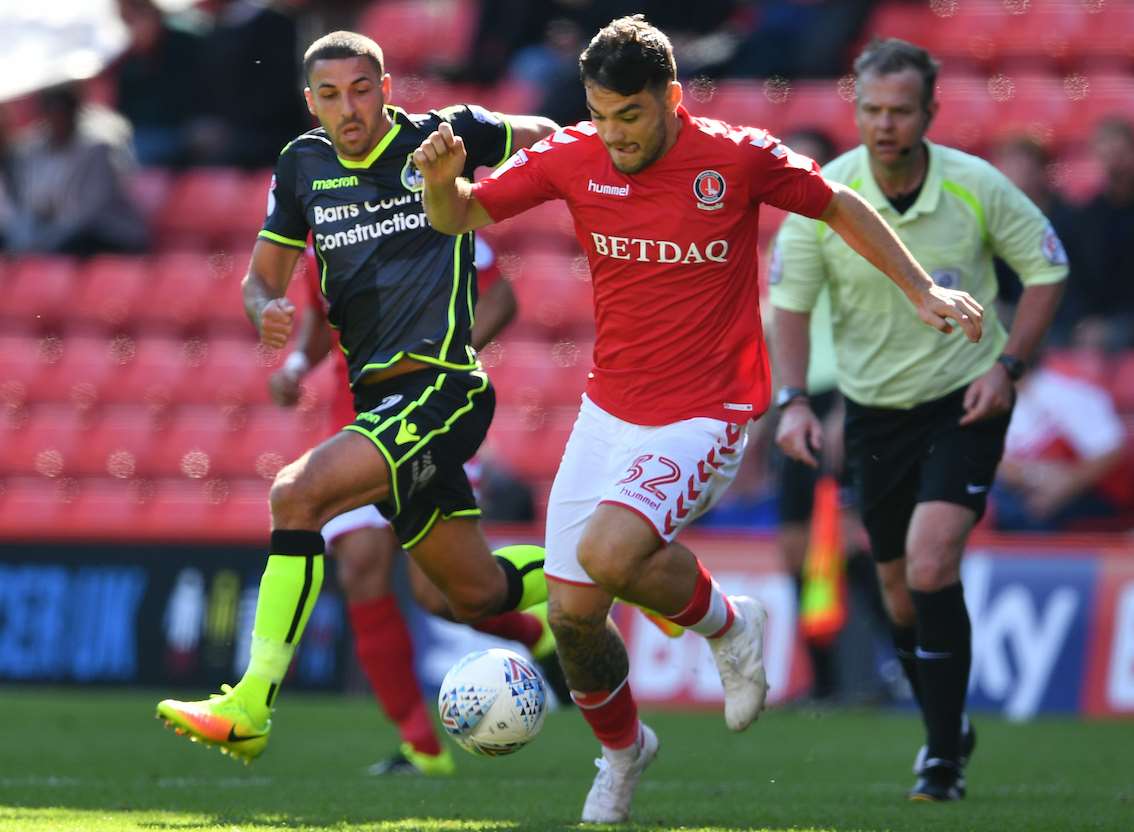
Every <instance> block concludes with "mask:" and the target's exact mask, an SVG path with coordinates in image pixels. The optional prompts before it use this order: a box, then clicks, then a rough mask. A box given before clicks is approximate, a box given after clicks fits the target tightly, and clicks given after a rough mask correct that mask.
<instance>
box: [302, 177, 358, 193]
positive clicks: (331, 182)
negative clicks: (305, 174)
mask: <svg viewBox="0 0 1134 832" xmlns="http://www.w3.org/2000/svg"><path fill="white" fill-rule="evenodd" d="M357 184H358V177H357V176H336V177H335V178H333V179H312V180H311V190H313V191H331V190H334V189H335V188H352V187H354V186H355V185H357Z"/></svg>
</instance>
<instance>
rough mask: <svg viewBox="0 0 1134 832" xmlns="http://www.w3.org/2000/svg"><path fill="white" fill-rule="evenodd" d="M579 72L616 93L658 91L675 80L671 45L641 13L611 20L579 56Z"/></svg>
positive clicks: (632, 93)
mask: <svg viewBox="0 0 1134 832" xmlns="http://www.w3.org/2000/svg"><path fill="white" fill-rule="evenodd" d="M579 76H580V77H581V78H582V80H583V83H584V84H585V83H586V82H587V81H593V82H594V83H596V84H598V85H599V86H600V87H606V88H607V89H608V90H614V91H615V92H616V93H618V94H619V95H635V94H636V93H639V92H641V91H642V90H644V89H646V88H649V89H650V90H653V91H657V90H660V89H663V88H665V86H666V85H668V84H669V83H670V82H671V81H675V80H677V61H675V60H674V58H673V45H672V44H670V42H669V38H667V37H666V36H665V33H664V32H663V31H662V30H661V29H658V28H657V27H656V26H652V25H650V24H649V23H647V22H646V18H645V16H644V15H640V14H636V15H633V16H631V17H620V18H618V19H617V20H612V21H610V23H608V24H607V25H606V26H604V27H603V28H602V29H600V30H599V32H598V34H597V35H595V36H594V37H593V38H591V42H590V43H589V44H588V45H587V48H586V49H584V50H583V54H581V55H580V56H579Z"/></svg>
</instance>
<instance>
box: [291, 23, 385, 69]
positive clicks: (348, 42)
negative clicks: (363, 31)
mask: <svg viewBox="0 0 1134 832" xmlns="http://www.w3.org/2000/svg"><path fill="white" fill-rule="evenodd" d="M342 58H369V59H370V63H372V64H374V69H376V70H377V71H378V77H379V78H381V77H382V74H383V69H382V47H381V46H379V45H378V44H376V43H375V42H374V41H372V40H371V39H370V38H368V37H366V35H360V34H359V33H358V32H346V31H338V32H331V33H330V34H327V35H323V37H321V38H319V39H318V40H317V41H315V42H314V43H313V44H311V45H310V46H308V47H307V51H306V52H304V53H303V77H304V78H305V79H308V80H310V79H311V67H312V66H313V65H314V63H315V62H316V61H325V60H331V61H334V60H339V59H342Z"/></svg>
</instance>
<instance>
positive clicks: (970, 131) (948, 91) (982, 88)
mask: <svg viewBox="0 0 1134 832" xmlns="http://www.w3.org/2000/svg"><path fill="white" fill-rule="evenodd" d="M937 101H938V103H939V104H940V111H939V112H938V114H937V117H936V118H934V120H933V124H932V126H931V127H930V130H929V138H930V139H931V140H933V141H936V142H940V143H941V144H946V145H949V146H951V147H958V148H961V149H962V150H968V151H970V152H973V151H975V150H976V149H977V148H979V147H981V146H982V145H983V144H984V143H985V142H986V141H987V139H988V132H989V128H990V126H991V125H992V123H993V121H994V120H995V118H996V112H997V106H998V105H997V102H996V101H995V100H994V99H993V98H992V96H991V95H990V94H989V80H988V77H987V76H984V75H980V76H973V75H965V74H961V73H954V74H945V75H943V76H942V77H941V78H940V80H939V81H938V82H937Z"/></svg>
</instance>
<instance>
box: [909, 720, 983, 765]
mask: <svg viewBox="0 0 1134 832" xmlns="http://www.w3.org/2000/svg"><path fill="white" fill-rule="evenodd" d="M975 750H976V728H974V727H973V724H972V722H970V721H969V715H968V714H962V715H961V759H960V763H961V768H965V767H967V766H968V764H969V760H970V759H972V756H973V752H974V751H975ZM928 756H929V746H928V745H923V746H922V747H921V748H919V749H918V750H917V756H916V757H914V764H913V773H914V774H921V770H922V769H923V768H925V759H926V757H928Z"/></svg>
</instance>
